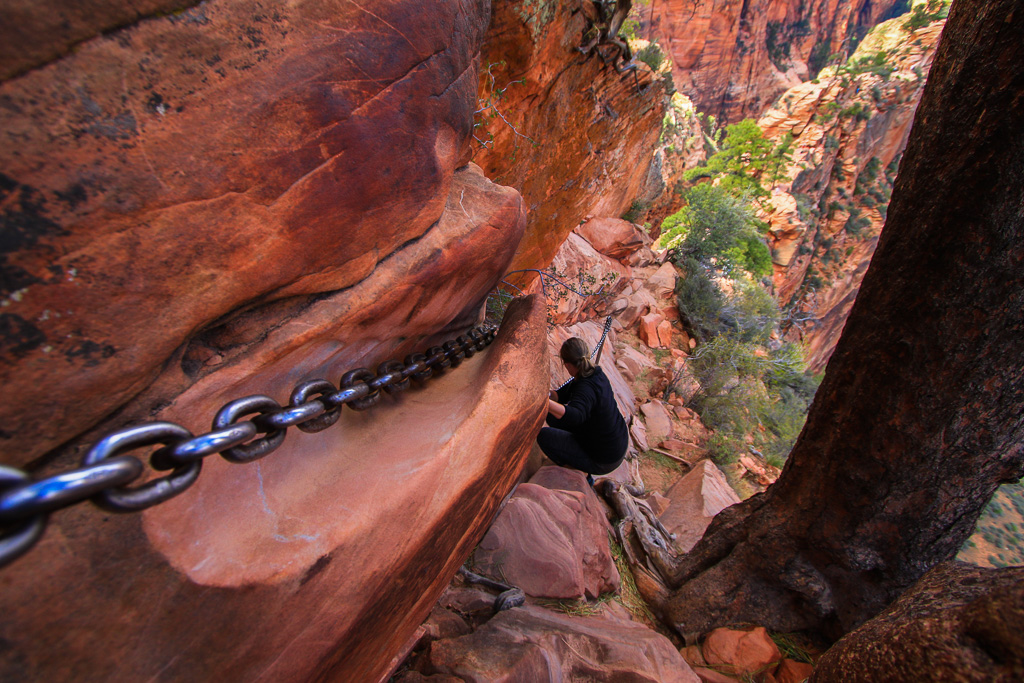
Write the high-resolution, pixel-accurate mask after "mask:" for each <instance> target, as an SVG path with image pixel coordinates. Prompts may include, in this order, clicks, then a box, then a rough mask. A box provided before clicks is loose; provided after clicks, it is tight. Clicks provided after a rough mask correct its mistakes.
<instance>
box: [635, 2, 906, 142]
mask: <svg viewBox="0 0 1024 683" xmlns="http://www.w3.org/2000/svg"><path fill="white" fill-rule="evenodd" d="M896 4H897V3H896V2H895V0H882V1H881V2H870V1H869V0H815V1H814V2H808V3H805V2H802V1H799V2H798V1H797V0H786V1H785V2H778V1H770V0H753V1H752V2H743V3H736V2H730V1H729V0H701V1H699V2H690V1H689V0H662V1H661V2H652V3H651V5H650V8H649V9H642V10H641V12H640V14H641V20H642V24H641V31H640V33H641V34H642V35H643V37H644V38H649V39H655V40H657V41H658V43H659V44H660V45H661V46H662V47H663V48H664V49H665V51H666V52H668V53H669V54H670V55H671V57H672V61H673V62H674V65H673V71H672V73H673V77H674V80H675V84H676V87H677V88H678V89H679V90H681V91H682V92H683V93H685V94H686V95H687V96H688V97H690V98H691V99H692V100H693V102H694V104H696V105H697V109H698V110H699V111H701V112H704V113H708V114H713V115H714V116H716V117H718V118H720V119H721V120H723V121H727V122H730V123H735V122H737V121H739V120H740V119H743V118H748V117H755V118H756V117H757V116H759V115H760V114H761V113H762V112H763V111H764V110H765V109H766V108H767V107H768V106H769V105H770V104H771V103H772V102H773V101H774V100H775V98H776V97H777V96H778V95H779V94H781V93H782V92H784V91H785V90H786V89H787V88H790V87H792V86H794V85H796V84H797V83H799V82H800V81H801V80H807V79H808V78H811V77H813V75H814V74H813V73H811V72H812V71H814V70H815V69H818V68H821V67H822V66H824V65H825V61H824V60H825V58H827V56H828V55H830V54H831V53H833V52H839V51H841V49H842V46H843V44H844V41H846V40H847V39H848V38H849V37H852V36H856V38H858V39H859V38H860V37H862V36H863V35H864V33H865V32H866V30H867V29H868V28H870V27H871V26H874V25H875V24H876V23H877V22H878V21H879V20H881V19H883V18H886V15H887V14H888V13H889V12H890V11H891V10H892V8H893V7H894V6H895V5H896ZM818 62H820V63H818Z"/></svg>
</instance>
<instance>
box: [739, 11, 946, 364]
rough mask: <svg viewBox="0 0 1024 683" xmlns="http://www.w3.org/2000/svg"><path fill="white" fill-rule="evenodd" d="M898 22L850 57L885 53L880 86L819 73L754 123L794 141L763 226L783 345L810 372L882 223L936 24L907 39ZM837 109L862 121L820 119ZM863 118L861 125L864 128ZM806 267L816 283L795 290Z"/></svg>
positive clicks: (832, 338) (862, 77)
mask: <svg viewBox="0 0 1024 683" xmlns="http://www.w3.org/2000/svg"><path fill="white" fill-rule="evenodd" d="M904 21H906V18H905V17H898V18H896V19H892V20H890V21H887V22H884V23H882V24H880V25H879V26H878V27H876V28H875V29H874V30H873V31H872V32H871V33H870V34H869V35H868V36H867V37H866V38H865V39H864V41H863V42H862V43H861V44H860V45H859V46H858V48H857V52H856V53H855V54H854V56H853V58H855V59H870V58H872V57H874V56H875V55H877V54H879V53H880V52H881V51H884V52H885V55H886V56H885V61H886V64H887V66H888V67H889V68H892V69H893V70H894V73H893V74H892V75H891V76H889V77H887V78H884V79H883V78H882V77H881V76H879V75H877V74H874V73H871V72H867V73H863V74H859V75H856V76H854V77H852V78H847V77H843V78H837V77H834V76H831V75H830V72H826V73H825V75H823V77H822V78H821V79H820V82H818V83H813V82H809V83H803V84H800V85H798V86H796V87H794V88H792V89H790V90H789V91H787V92H786V93H785V94H784V95H782V96H781V97H780V98H779V100H778V101H777V103H776V104H775V106H773V107H772V108H771V109H770V110H768V111H767V112H765V113H764V115H763V116H762V117H761V118H760V120H759V121H758V125H759V126H760V127H761V128H762V129H763V130H764V132H765V135H766V136H768V137H770V138H773V139H779V138H780V137H781V136H783V135H784V134H786V133H790V134H792V135H793V136H794V154H793V162H792V164H791V165H790V167H789V168H788V169H787V175H788V177H789V180H788V181H786V180H784V181H782V182H781V183H779V184H777V185H776V186H775V187H774V188H773V190H772V197H771V206H772V207H774V208H773V210H772V211H771V212H770V213H768V214H767V215H766V216H765V219H766V220H767V221H768V222H769V224H770V226H771V229H770V246H771V248H772V254H773V260H774V263H775V275H774V282H775V288H776V292H777V296H778V298H779V300H780V303H783V304H786V303H788V302H790V301H791V300H795V304H794V307H793V315H794V316H795V318H796V319H797V320H798V321H801V322H798V324H796V325H794V326H793V327H791V328H789V331H788V335H787V338H788V339H789V340H791V341H799V342H800V343H801V344H802V346H803V347H804V348H805V349H806V352H807V354H806V355H807V361H808V364H809V367H810V369H812V370H814V371H820V370H822V369H824V366H825V363H826V362H827V360H828V358H829V357H830V356H831V353H832V349H833V348H834V347H835V343H836V341H837V340H838V338H839V334H840V333H841V331H842V329H843V326H844V324H845V321H846V317H847V315H848V314H849V312H850V308H851V307H852V305H853V302H854V300H855V298H856V295H857V293H858V292H859V290H860V283H861V280H862V279H863V277H864V273H865V272H866V270H867V266H868V264H869V262H870V260H871V257H872V255H873V254H874V249H875V244H876V242H877V236H878V233H879V232H880V230H881V228H882V224H883V222H884V217H883V214H882V213H881V212H880V211H879V210H878V208H877V206H884V204H885V202H884V201H883V202H882V203H881V204H879V203H878V202H879V200H878V199H877V198H878V197H879V196H882V195H879V194H878V192H879V191H880V189H886V190H888V189H889V186H888V181H887V180H886V178H885V167H886V166H888V165H889V164H890V163H892V162H893V161H894V160H895V159H897V157H898V156H899V155H900V154H902V151H903V148H904V147H905V146H906V141H907V137H908V135H909V131H910V125H911V123H912V121H913V118H914V113H915V112H916V110H917V104H918V102H919V101H920V98H921V94H922V92H923V86H924V78H923V76H924V74H926V73H927V72H928V69H929V68H930V65H931V60H932V56H933V54H934V51H935V47H936V44H937V40H938V37H939V34H940V31H941V29H942V26H943V23H944V22H943V21H941V20H940V21H936V22H933V23H932V24H930V25H928V26H927V27H924V28H922V29H919V30H918V31H916V32H915V33H914V34H913V36H909V35H907V34H906V33H905V32H904V31H903V30H902V28H901V26H902V23H903V22H904ZM836 106H838V107H839V108H840V110H841V111H850V110H851V109H852V108H854V107H860V108H863V110H864V111H865V112H866V113H865V114H864V115H862V117H850V116H842V115H839V116H830V115H828V114H827V112H828V111H829V109H830V108H834V107H836ZM864 116H868V117H870V118H869V119H868V120H867V121H863V120H862V118H864ZM872 159H877V161H876V162H873V163H877V164H878V165H879V167H878V169H877V170H876V180H874V181H869V180H868V179H867V177H868V175H870V173H868V174H865V177H864V179H863V180H862V181H861V182H858V176H860V175H861V174H862V173H863V172H864V171H865V169H866V167H867V165H868V164H869V163H872V162H871V160H872ZM840 172H841V173H840ZM879 178H880V180H879ZM883 185H884V186H885V187H884V188H883ZM869 191H872V192H874V193H875V194H871V192H869ZM826 194H827V195H829V196H830V197H831V198H832V199H830V200H829V202H827V204H828V206H829V207H830V208H829V210H828V211H827V212H826V213H825V215H822V216H820V217H818V216H816V215H814V214H811V213H808V207H811V206H814V205H816V204H818V203H819V202H820V201H821V199H822V197H823V196H824V195H826ZM797 197H799V198H800V206H798V202H797ZM883 199H884V196H883ZM850 207H855V208H856V209H857V210H858V211H859V212H860V215H861V216H862V217H864V218H866V219H868V220H869V221H870V224H869V225H866V226H864V227H862V228H861V230H860V233H859V234H858V235H853V234H851V233H849V232H848V231H847V230H845V225H846V223H847V219H848V218H849V217H850V212H849V210H848V209H849V208H850ZM822 243H824V246H822ZM812 268H813V269H814V270H816V271H817V272H818V276H817V277H818V279H819V280H820V282H814V284H813V287H810V283H808V287H803V285H804V283H805V281H807V279H808V276H809V272H810V270H811V269H812ZM811 289H813V291H810V290H811Z"/></svg>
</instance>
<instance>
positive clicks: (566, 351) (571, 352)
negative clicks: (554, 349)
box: [558, 337, 595, 377]
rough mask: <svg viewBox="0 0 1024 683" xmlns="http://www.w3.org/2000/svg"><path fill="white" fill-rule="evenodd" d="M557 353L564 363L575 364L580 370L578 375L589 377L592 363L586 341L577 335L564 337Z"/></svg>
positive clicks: (592, 371) (592, 372) (592, 368)
mask: <svg viewBox="0 0 1024 683" xmlns="http://www.w3.org/2000/svg"><path fill="white" fill-rule="evenodd" d="M558 355H559V356H561V358H562V360H563V361H565V362H566V363H572V364H573V365H575V366H576V368H577V369H578V370H579V371H580V372H579V374H580V377H590V376H591V375H593V374H594V370H595V368H594V364H593V363H591V362H590V349H588V348H587V342H585V341H583V340H582V339H580V338H579V337H572V338H571V339H566V340H565V343H564V344H562V349H561V351H559V352H558Z"/></svg>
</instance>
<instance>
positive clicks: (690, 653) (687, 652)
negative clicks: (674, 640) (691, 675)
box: [679, 645, 707, 675]
mask: <svg viewBox="0 0 1024 683" xmlns="http://www.w3.org/2000/svg"><path fill="white" fill-rule="evenodd" d="M679 654H681V655H682V656H683V659H685V660H686V663H687V664H689V665H690V666H693V667H697V666H705V667H706V666H707V662H705V661H704V655H703V653H701V651H700V645H687V646H686V647H684V648H683V649H681V650H680V651H679ZM698 675H699V674H698Z"/></svg>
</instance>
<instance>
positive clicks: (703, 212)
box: [662, 183, 756, 267]
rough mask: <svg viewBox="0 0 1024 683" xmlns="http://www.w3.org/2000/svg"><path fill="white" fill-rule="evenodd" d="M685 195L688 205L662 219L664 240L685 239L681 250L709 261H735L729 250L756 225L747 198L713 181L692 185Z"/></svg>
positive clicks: (692, 256)
mask: <svg viewBox="0 0 1024 683" xmlns="http://www.w3.org/2000/svg"><path fill="white" fill-rule="evenodd" d="M684 198H685V200H686V206H684V207H683V208H682V209H680V210H679V211H678V212H676V213H674V214H672V216H669V218H667V219H665V222H663V223H662V235H663V237H662V241H663V242H664V243H665V244H671V243H672V242H673V241H678V240H680V239H681V242H679V251H680V252H681V253H682V254H684V255H685V256H686V257H689V258H694V259H697V260H698V261H700V262H702V263H705V264H709V265H710V264H711V263H712V262H713V261H715V262H723V263H720V264H719V265H724V266H726V267H729V266H732V265H735V264H733V263H730V262H728V259H727V256H728V253H729V251H730V250H731V249H733V248H734V247H736V246H737V245H738V243H739V240H740V239H742V238H743V237H745V236H747V235H749V234H751V233H752V232H753V230H754V226H755V225H756V222H755V217H754V212H753V209H751V207H750V203H749V202H748V201H747V199H746V198H745V197H744V196H743V195H735V194H732V193H730V192H729V191H728V190H727V189H726V188H724V187H722V186H721V185H712V184H711V183H701V184H700V185H696V186H694V187H692V188H690V189H689V190H688V191H687V192H686V194H685V196H684ZM666 223H668V227H667V229H666Z"/></svg>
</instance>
